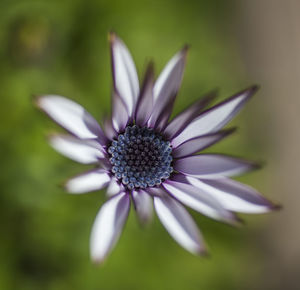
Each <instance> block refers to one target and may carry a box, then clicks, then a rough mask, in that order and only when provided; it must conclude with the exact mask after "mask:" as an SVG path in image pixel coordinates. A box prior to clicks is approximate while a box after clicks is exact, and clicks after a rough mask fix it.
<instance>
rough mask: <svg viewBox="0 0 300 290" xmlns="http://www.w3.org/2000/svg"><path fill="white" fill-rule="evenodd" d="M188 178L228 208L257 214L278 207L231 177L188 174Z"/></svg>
mask: <svg viewBox="0 0 300 290" xmlns="http://www.w3.org/2000/svg"><path fill="white" fill-rule="evenodd" d="M187 180H188V181H189V182H190V183H191V184H193V185H194V186H195V187H197V188H198V189H199V190H201V191H203V192H205V193H206V194H208V195H210V196H212V197H214V198H215V199H217V200H218V201H219V202H220V203H221V204H222V205H223V206H224V207H225V208H226V209H228V210H232V211H236V212H242V213H252V214H257V213H265V212H269V211H271V210H273V209H276V208H277V207H276V205H274V204H273V203H272V202H270V201H269V200H267V199H266V198H264V197H263V196H262V195H261V194H260V193H259V192H258V191H257V190H255V189H254V188H252V187H250V186H248V185H245V184H242V183H240V182H237V181H235V180H232V179H229V178H220V179H201V180H200V179H197V178H193V177H189V176H188V177H187Z"/></svg>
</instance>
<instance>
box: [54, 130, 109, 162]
mask: <svg viewBox="0 0 300 290" xmlns="http://www.w3.org/2000/svg"><path fill="white" fill-rule="evenodd" d="M49 142H50V145H51V146H52V147H53V148H54V149H55V150H56V151H58V152H59V153H61V154H63V155H65V156H66V157H68V158H70V159H72V160H74V161H77V162H79V163H83V164H93V163H98V162H99V159H102V158H105V153H104V149H103V148H102V146H101V145H100V144H99V143H98V141H96V140H87V139H78V138H76V137H73V136H70V135H61V134H56V135H52V136H50V137H49Z"/></svg>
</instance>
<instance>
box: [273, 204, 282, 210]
mask: <svg viewBox="0 0 300 290" xmlns="http://www.w3.org/2000/svg"><path fill="white" fill-rule="evenodd" d="M270 209H271V210H282V209H283V205H282V204H273V205H272V206H271V208H270Z"/></svg>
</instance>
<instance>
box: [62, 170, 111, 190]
mask: <svg viewBox="0 0 300 290" xmlns="http://www.w3.org/2000/svg"><path fill="white" fill-rule="evenodd" d="M109 181H110V176H109V174H108V172H107V171H106V170H103V169H95V170H91V171H89V172H86V173H83V174H80V175H78V176H76V177H73V178H71V179H69V180H68V181H67V182H66V184H65V188H66V190H67V191H68V192H70V193H74V194H80V193H86V192H90V191H95V190H100V189H102V188H104V187H105V186H107V185H108V183H109Z"/></svg>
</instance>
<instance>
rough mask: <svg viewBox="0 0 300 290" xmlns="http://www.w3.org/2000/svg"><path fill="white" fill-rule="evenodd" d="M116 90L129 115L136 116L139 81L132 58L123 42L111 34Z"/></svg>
mask: <svg viewBox="0 0 300 290" xmlns="http://www.w3.org/2000/svg"><path fill="white" fill-rule="evenodd" d="M110 44H111V57H112V72H113V81H114V89H115V91H116V92H117V93H118V94H119V96H120V97H121V98H122V100H123V102H124V104H126V105H127V109H128V115H129V116H130V117H131V116H133V114H134V110H135V106H136V102H137V99H138V95H139V91H140V88H139V80H138V75H137V72H136V68H135V64H134V62H133V59H132V56H131V54H130V52H129V51H128V49H127V47H126V45H125V44H124V43H123V41H122V40H121V39H120V38H119V37H117V36H116V34H114V33H111V34H110Z"/></svg>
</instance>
